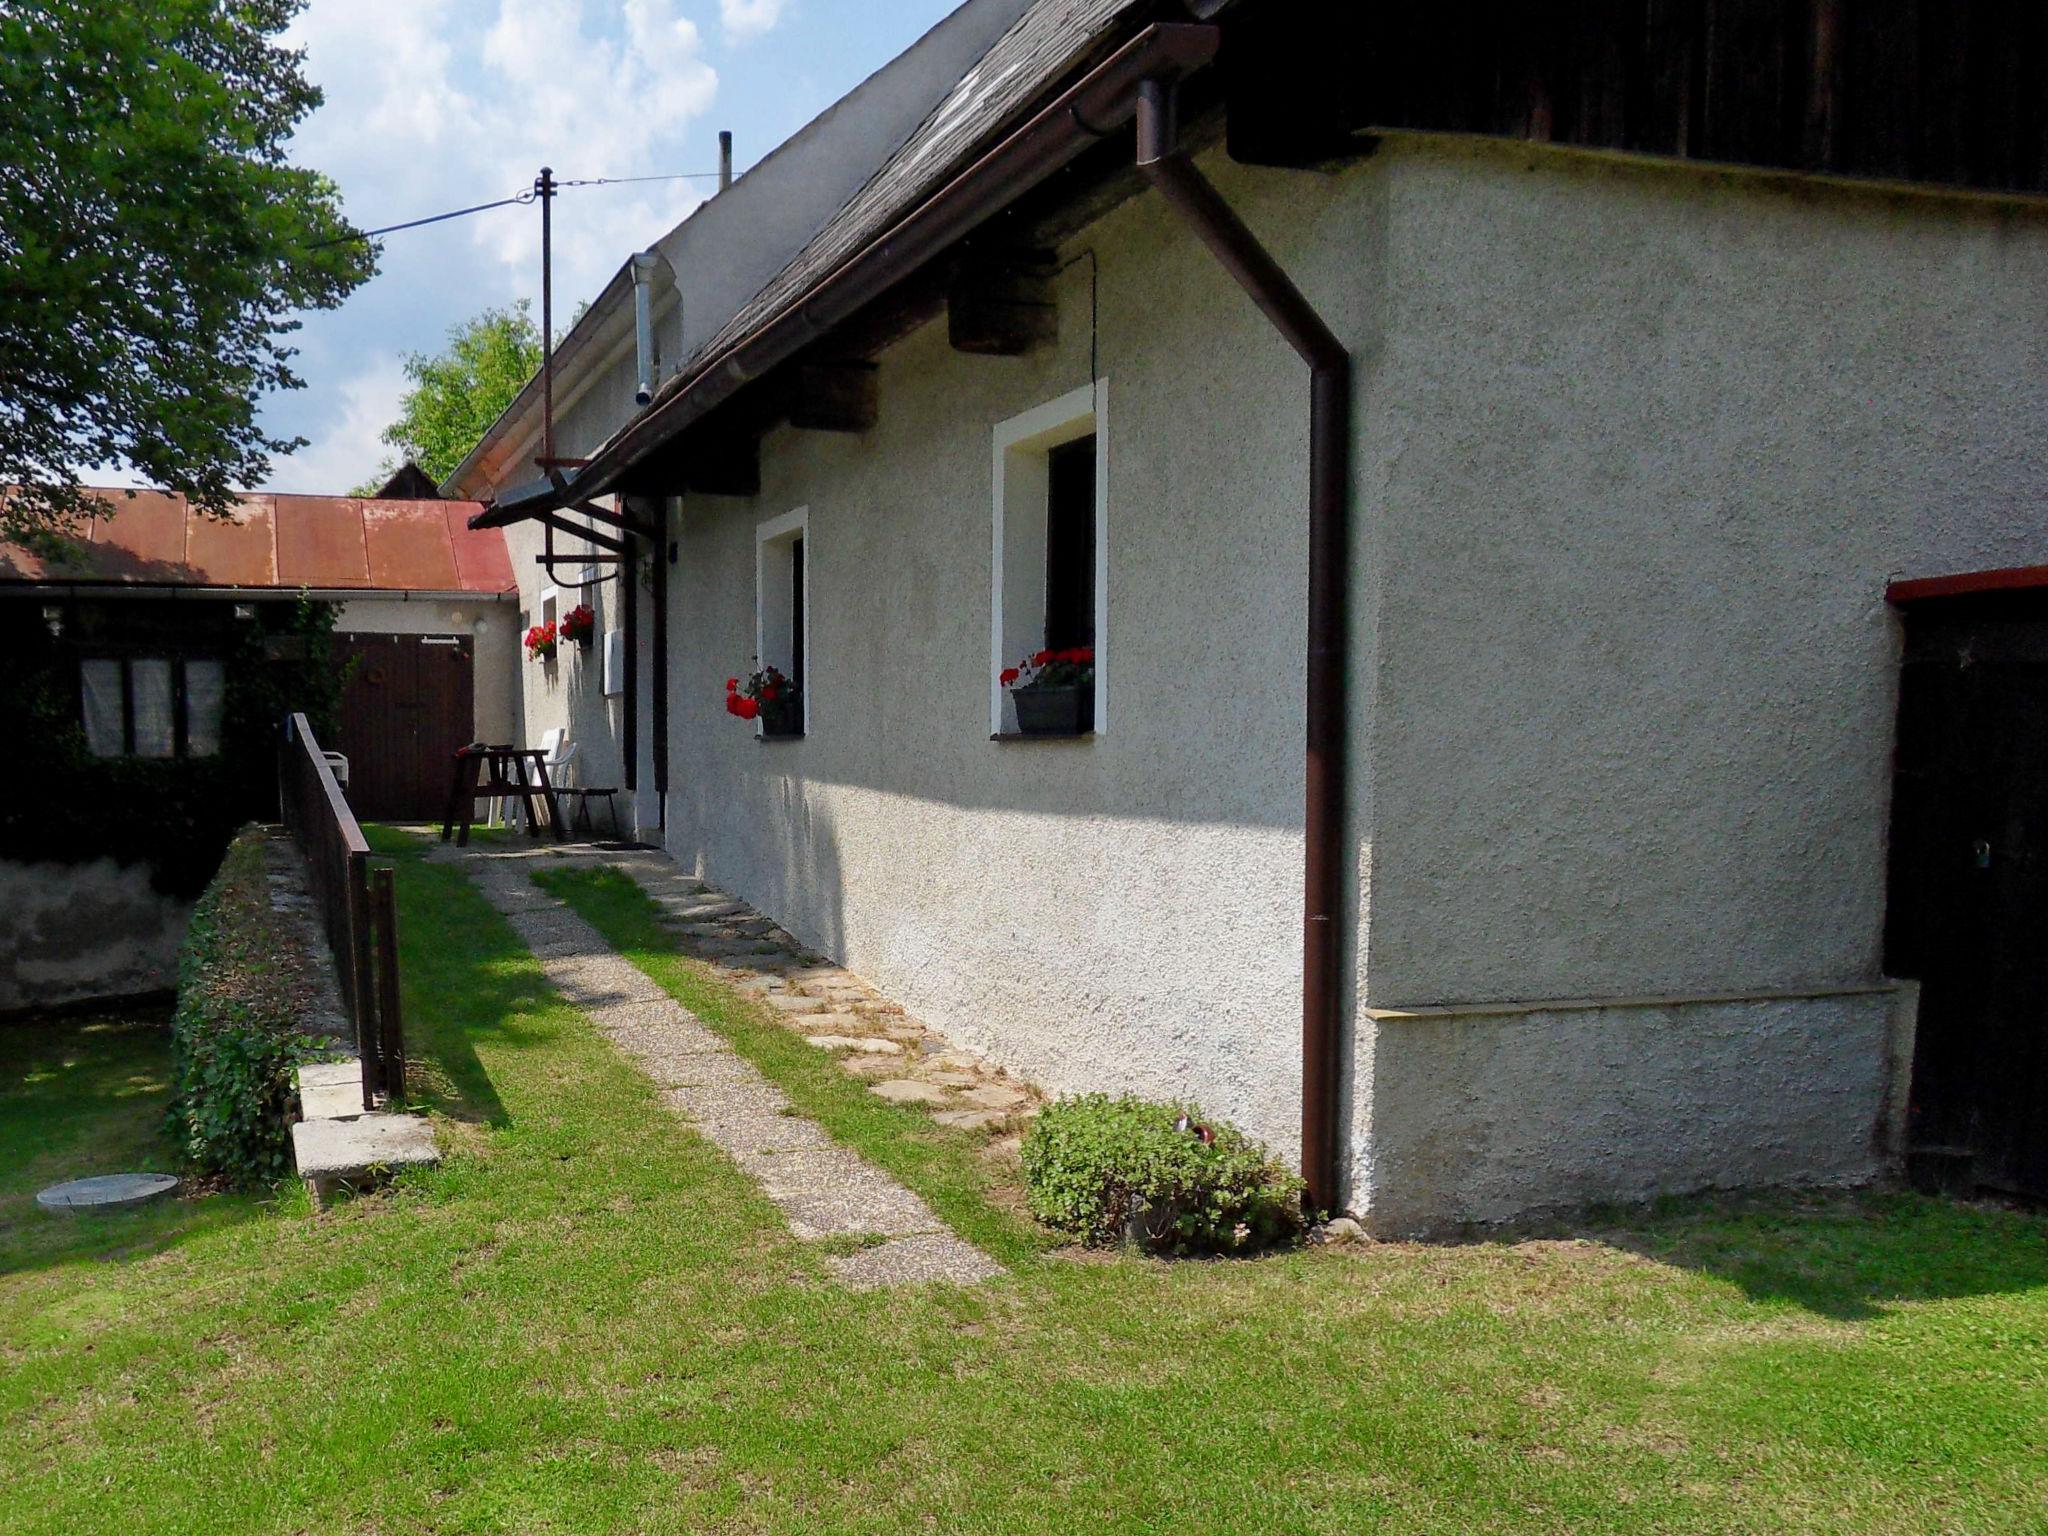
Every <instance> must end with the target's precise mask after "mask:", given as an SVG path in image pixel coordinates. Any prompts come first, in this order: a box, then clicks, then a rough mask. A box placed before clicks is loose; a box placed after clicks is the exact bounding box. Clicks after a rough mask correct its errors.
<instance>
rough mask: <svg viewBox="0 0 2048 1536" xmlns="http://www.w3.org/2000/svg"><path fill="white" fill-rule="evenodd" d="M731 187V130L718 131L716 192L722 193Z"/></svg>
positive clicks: (722, 129)
mask: <svg viewBox="0 0 2048 1536" xmlns="http://www.w3.org/2000/svg"><path fill="white" fill-rule="evenodd" d="M731 185H732V130H731V129H730V128H721V129H719V130H718V190H719V191H721V192H723V191H725V190H726V188H728V187H730V186H731Z"/></svg>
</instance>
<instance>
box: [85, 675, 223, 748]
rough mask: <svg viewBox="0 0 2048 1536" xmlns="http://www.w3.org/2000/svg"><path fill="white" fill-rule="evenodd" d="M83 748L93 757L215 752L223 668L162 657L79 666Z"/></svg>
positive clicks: (221, 696) (218, 727) (217, 738)
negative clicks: (83, 735)
mask: <svg viewBox="0 0 2048 1536" xmlns="http://www.w3.org/2000/svg"><path fill="white" fill-rule="evenodd" d="M78 694H79V708H80V717H81V723H82V724H83V725H84V727H85V744H86V749H87V750H88V751H90V752H91V753H92V754H93V756H95V757H146V758H169V757H213V756H216V755H218V753H219V752H220V722H221V709H222V705H223V702H224V700H225V698H226V694H227V673H226V669H225V668H224V667H223V666H222V664H221V663H220V662H218V661H212V660H205V659H194V660H184V659H173V658H170V657H164V656H137V657H131V658H125V659H124V658H115V657H88V658H86V659H84V660H82V661H80V662H79V664H78Z"/></svg>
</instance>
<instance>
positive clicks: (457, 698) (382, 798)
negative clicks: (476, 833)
mask: <svg viewBox="0 0 2048 1536" xmlns="http://www.w3.org/2000/svg"><path fill="white" fill-rule="evenodd" d="M335 649H336V652H337V654H338V655H339V656H340V658H341V661H342V665H343V666H344V667H346V668H347V669H348V671H347V681H346V683H345V685H344V687H343V690H342V700H341V740H340V743H339V744H338V745H337V746H336V748H335V750H336V751H338V752H342V753H344V754H346V755H347V757H348V760H349V793H348V798H349V804H350V805H351V806H352V807H353V808H354V810H355V813H356V815H357V816H359V817H361V818H362V819H363V820H365V821H436V820H439V819H440V816H441V813H442V812H443V811H444V810H445V809H446V807H447V803H448V783H449V774H450V772H451V771H452V764H453V761H454V756H455V749H456V748H458V747H461V746H463V745H465V744H467V743H468V742H470V741H471V740H473V739H474V737H475V734H476V730H475V720H476V704H475V699H476V674H475V667H476V662H475V652H474V648H473V644H472V642H471V640H470V638H469V637H468V636H467V635H359V634H349V635H337V636H335Z"/></svg>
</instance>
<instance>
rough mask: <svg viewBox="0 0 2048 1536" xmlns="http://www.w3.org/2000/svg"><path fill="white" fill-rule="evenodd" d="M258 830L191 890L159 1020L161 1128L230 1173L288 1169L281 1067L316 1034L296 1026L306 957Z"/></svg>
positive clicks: (286, 1074) (249, 1178)
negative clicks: (172, 985)
mask: <svg viewBox="0 0 2048 1536" xmlns="http://www.w3.org/2000/svg"><path fill="white" fill-rule="evenodd" d="M266 841H267V838H266V835H265V834H263V833H259V832H254V831H244V832H243V833H241V834H240V835H239V836H237V837H236V839H235V841H234V842H233V843H232V844H230V845H229V847H228V851H227V855H226V857H225V858H224V859H223V860H222V861H221V867H220V872H219V873H218V874H217V875H215V876H214V879H213V883H212V884H211V885H209V886H208V887H207V888H206V893H205V894H204V895H203V896H201V897H200V899H199V904H198V907H197V909H196V910H195V911H194V912H193V915H192V926H191V928H190V929H189V930H188V931H187V933H186V935H185V944H184V947H183V949H182V950H181V951H180V952H179V956H178V1007H177V1012H176V1013H175V1014H174V1015H173V1017H172V1020H171V1038H172V1100H171V1111H170V1118H171V1135H172V1136H173V1138H174V1139H175V1140H176V1141H177V1142H178V1145H179V1146H180V1147H181V1148H182V1149H183V1151H184V1153H185V1155H186V1157H187V1158H188V1159H189V1160H190V1162H191V1163H192V1165H193V1167H194V1168H195V1169H197V1170H198V1171H199V1172H200V1173H202V1174H205V1175H209V1176H212V1177H216V1178H220V1179H224V1180H226V1181H227V1182H228V1183H231V1184H260V1183H268V1182H272V1181H274V1180H277V1179H280V1178H284V1177H286V1176H287V1175H289V1174H290V1173H291V1171H292V1163H291V1132H290V1111H291V1105H292V1092H293V1088H292V1069H293V1068H294V1067H295V1066H296V1065H297V1064H298V1063H299V1062H300V1061H302V1060H305V1059H307V1058H308V1057H310V1056H312V1055H315V1054H317V1053H318V1051H319V1049H320V1046H321V1043H322V1042H320V1041H319V1040H317V1039H315V1038H312V1037H309V1036H307V1035H305V1034H304V1033H303V1031H302V1030H301V1029H300V1026H299V1020H300V1019H301V1017H302V1016H303V1014H304V1012H305V1006H306V1002H307V997H308V992H309V988H308V985H307V983H306V980H305V977H306V974H307V957H306V955H305V954H304V951H303V945H302V943H301V941H300V939H299V938H298V935H297V934H296V932H294V931H293V929H292V928H291V927H290V926H288V925H287V924H286V923H285V922H284V921H283V920H282V918H281V915H280V914H279V913H277V912H275V911H273V910H272V909H271V906H270V885H269V880H268V878H267V876H268V873H269V871H268V866H267V864H266V861H265V856H264V844H265V842H266Z"/></svg>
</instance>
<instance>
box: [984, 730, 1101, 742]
mask: <svg viewBox="0 0 2048 1536" xmlns="http://www.w3.org/2000/svg"><path fill="white" fill-rule="evenodd" d="M1094 739H1095V733H1094V732H1093V731H997V732H995V733H994V734H993V735H991V736H990V737H989V740H990V741H1093V740H1094Z"/></svg>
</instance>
